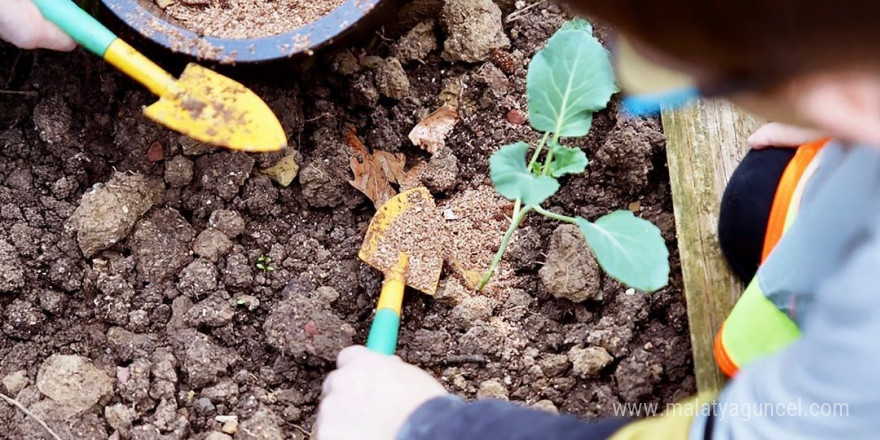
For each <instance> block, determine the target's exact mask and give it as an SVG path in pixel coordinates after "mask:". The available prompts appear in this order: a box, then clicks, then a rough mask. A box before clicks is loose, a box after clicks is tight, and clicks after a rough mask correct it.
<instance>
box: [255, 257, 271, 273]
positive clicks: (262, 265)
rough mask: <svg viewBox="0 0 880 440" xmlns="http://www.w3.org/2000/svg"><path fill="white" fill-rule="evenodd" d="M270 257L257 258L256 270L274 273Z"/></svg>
mask: <svg viewBox="0 0 880 440" xmlns="http://www.w3.org/2000/svg"><path fill="white" fill-rule="evenodd" d="M271 263H272V257H269V256H266V255H263V256H260V258H257V269H260V270H262V271H263V272H274V271H275V266H272V264H271Z"/></svg>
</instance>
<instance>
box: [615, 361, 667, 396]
mask: <svg viewBox="0 0 880 440" xmlns="http://www.w3.org/2000/svg"><path fill="white" fill-rule="evenodd" d="M662 375H663V366H662V365H660V364H658V363H657V362H656V360H655V359H654V358H653V357H652V356H651V353H649V352H647V351H645V350H643V349H641V348H639V349H637V350H635V351H634V352H633V354H632V355H630V356H629V357H627V358H625V359H623V360H622V361H620V364H619V365H618V366H617V369H616V370H615V371H614V377H615V379H617V387H618V391H619V392H620V397H622V398H623V400H624V401H625V402H641V401H642V400H643V399H644V398H646V397H648V396H651V395H653V394H654V386H655V385H656V384H657V383H658V382H660V379H661V378H662Z"/></svg>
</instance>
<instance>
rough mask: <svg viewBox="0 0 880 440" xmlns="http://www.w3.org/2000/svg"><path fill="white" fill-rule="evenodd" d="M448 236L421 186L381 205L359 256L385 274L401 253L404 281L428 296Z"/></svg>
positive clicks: (440, 267)
mask: <svg viewBox="0 0 880 440" xmlns="http://www.w3.org/2000/svg"><path fill="white" fill-rule="evenodd" d="M449 244H450V237H449V234H448V232H447V230H446V228H445V223H444V220H443V216H442V215H441V214H440V212H439V211H438V210H437V207H436V205H435V204H434V198H433V197H432V196H431V193H430V192H428V190H427V189H426V188H424V187H419V188H413V189H410V190H408V191H404V192H402V193H400V194H398V195H396V196H394V197H392V198H391V199H389V200H388V201H387V202H385V204H383V205H382V206H381V207H380V208H379V209H378V210H377V211H376V215H375V216H373V219H372V220H371V221H370V226H369V228H367V235H366V237H365V238H364V243H363V246H362V247H361V250H360V253H359V254H358V256H359V257H360V259H361V260H363V261H364V262H366V263H367V264H369V265H370V266H373V267H375V268H376V269H379V270H381V271H382V272H384V273H388V272H389V271H391V269H392V268H393V267H394V266H395V264H397V262H398V261H399V259H400V253H401V252H403V253H405V254H406V256H407V257H408V258H409V269H408V270H407V273H406V284H407V285H408V286H410V287H412V288H414V289H416V290H420V291H422V292H424V293H427V294H428V295H434V294H435V293H436V292H437V283H438V282H439V281H440V272H441V271H442V270H443V260H444V258H445V256H446V254H447V250H448V249H449Z"/></svg>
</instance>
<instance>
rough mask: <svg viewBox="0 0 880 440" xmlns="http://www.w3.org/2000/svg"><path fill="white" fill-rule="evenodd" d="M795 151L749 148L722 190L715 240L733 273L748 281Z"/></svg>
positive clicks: (754, 270) (789, 149)
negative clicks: (778, 192)
mask: <svg viewBox="0 0 880 440" xmlns="http://www.w3.org/2000/svg"><path fill="white" fill-rule="evenodd" d="M796 151H797V150H796V149H794V148H766V149H763V150H751V151H749V153H748V154H746V156H745V157H744V158H743V160H742V162H740V164H739V166H738V167H737V168H736V170H735V171H734V172H733V175H732V176H731V178H730V182H729V183H728V184H727V188H725V190H724V198H722V200H721V214H720V216H719V219H718V240H719V242H720V243H721V251H722V252H723V253H724V256H725V258H727V261H728V262H729V263H730V267H731V268H732V269H733V272H734V273H735V274H736V275H737V276H739V277H740V279H742V280H743V281H745V282H749V281H751V279H752V278H753V277H754V276H755V272H757V270H758V266H759V265H760V264H761V253H762V251H763V248H764V235H765V234H766V232H767V222H768V221H769V219H770V210H771V209H772V207H773V198H774V197H775V196H776V188H777V187H778V186H779V181H780V180H781V179H782V174H783V173H784V172H785V168H786V167H787V166H788V163H789V162H791V159H792V158H793V157H794V154H795V152H796Z"/></svg>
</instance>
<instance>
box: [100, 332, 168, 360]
mask: <svg viewBox="0 0 880 440" xmlns="http://www.w3.org/2000/svg"><path fill="white" fill-rule="evenodd" d="M155 347H156V340H155V335H154V334H152V333H146V334H144V333H133V332H130V331H128V330H126V329H124V328H122V327H110V330H108V331H107V348H109V349H110V350H111V352H112V353H113V354H114V355H116V356H117V357H118V359H119V360H122V361H130V360H132V359H134V358H137V357H145V356H149V355H150V354H151V353H152V352H153V350H154V349H155Z"/></svg>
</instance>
